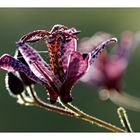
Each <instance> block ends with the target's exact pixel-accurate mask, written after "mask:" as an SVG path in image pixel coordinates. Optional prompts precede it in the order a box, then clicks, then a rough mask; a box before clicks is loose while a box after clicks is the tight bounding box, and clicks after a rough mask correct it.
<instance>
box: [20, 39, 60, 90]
mask: <svg viewBox="0 0 140 140" xmlns="http://www.w3.org/2000/svg"><path fill="white" fill-rule="evenodd" d="M17 47H18V50H19V51H20V53H21V54H22V56H23V58H24V59H25V61H26V63H27V64H28V66H29V67H30V69H31V70H32V72H33V73H34V74H35V75H36V76H37V77H38V78H41V79H44V80H46V81H49V83H54V85H55V86H56V87H57V89H58V90H59V88H60V86H61V81H60V80H59V79H57V78H56V77H55V75H53V74H52V72H51V71H50V67H49V65H48V64H47V63H46V62H45V61H44V60H43V59H42V57H41V56H40V55H39V54H38V53H37V51H36V50H35V49H33V48H32V47H30V46H29V45H28V44H26V43H22V42H18V43H17Z"/></svg>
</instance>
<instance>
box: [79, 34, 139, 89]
mask: <svg viewBox="0 0 140 140" xmlns="http://www.w3.org/2000/svg"><path fill="white" fill-rule="evenodd" d="M110 37H111V35H110V34H107V33H101V32H100V33H97V34H95V35H94V36H93V37H91V38H87V39H83V40H82V41H81V42H80V44H79V45H78V50H79V51H87V52H88V50H92V49H93V48H96V46H97V45H98V44H99V43H100V42H102V41H104V40H106V39H108V38H110ZM136 44H137V41H136V38H135V36H134V34H133V33H132V32H123V33H122V34H121V36H120V39H119V43H118V46H119V47H117V49H116V50H115V51H114V53H113V54H111V55H108V53H107V51H106V52H105V51H104V52H103V53H102V54H100V56H99V57H98V59H97V60H96V61H95V62H94V63H93V64H92V66H91V67H90V68H89V71H88V72H87V73H86V74H85V75H84V76H83V77H82V78H81V81H82V82H84V83H88V84H90V85H97V86H99V87H100V88H105V89H108V90H117V91H121V90H122V88H123V83H122V80H123V75H124V73H125V71H126V68H127V66H128V63H129V58H130V56H131V54H132V52H133V50H134V49H135V46H136Z"/></svg>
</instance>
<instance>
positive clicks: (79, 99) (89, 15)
mask: <svg viewBox="0 0 140 140" xmlns="http://www.w3.org/2000/svg"><path fill="white" fill-rule="evenodd" d="M55 24H64V25H66V26H68V27H75V28H76V29H78V30H81V31H82V32H81V33H80V35H79V38H82V37H85V36H91V35H93V34H94V33H96V32H98V31H105V32H109V33H111V34H113V35H114V36H116V37H119V34H120V33H121V32H123V31H126V30H130V31H134V32H137V31H140V9H133V8H129V9H127V8H125V9H120V8H104V9H99V8H88V9H87V8H68V9H67V8H29V9H27V8H1V9H0V55H2V54H4V53H9V54H11V55H14V51H15V48H16V46H15V42H16V41H17V40H18V39H19V38H20V37H21V36H22V35H23V34H25V33H27V32H30V31H33V30H36V29H46V30H50V29H51V27H52V26H53V25H55ZM41 49H42V48H38V50H41ZM43 49H44V50H45V49H46V48H45V47H44V48H43ZM139 60H140V48H137V50H136V51H135V52H134V55H133V59H132V60H131V62H130V64H129V67H128V69H127V72H126V74H125V77H124V81H125V89H126V91H127V92H128V93H129V94H132V95H135V96H140V95H139V91H140V90H139V85H140V84H139V83H140V77H139V71H140V61H139ZM5 73H6V72H5V71H2V70H0V131H1V132H3V131H10V132H11V131H14V132H21V131H22V132H32V131H34V132H35V131H37V132H42V131H44V132H89V131H90V132H106V131H107V130H105V129H102V128H99V127H97V126H95V125H91V124H89V123H88V122H84V121H82V120H79V119H75V118H71V117H67V116H62V115H59V114H57V113H53V112H49V111H46V110H44V109H40V108H37V107H25V106H21V105H19V104H17V103H16V100H15V99H13V98H11V97H10V96H9V95H8V92H7V91H6V89H5V82H4V78H5ZM36 89H37V92H38V93H39V94H40V95H43V94H44V95H46V94H45V90H43V88H42V87H40V86H37V87H36ZM72 94H73V97H74V100H73V104H74V105H76V106H78V107H79V108H80V109H82V110H83V111H85V112H87V113H89V114H91V115H93V116H96V117H98V118H101V119H103V120H106V121H108V122H110V123H112V124H115V125H117V126H120V127H121V125H120V122H119V118H118V116H117V113H116V109H117V106H116V105H114V104H113V103H111V102H110V101H101V100H100V99H99V97H98V89H97V88H95V87H88V86H86V85H82V84H77V85H76V86H75V87H74V89H73V90H72ZM127 113H128V116H129V120H130V122H131V125H132V128H133V129H134V131H140V123H139V118H140V112H134V111H130V110H127Z"/></svg>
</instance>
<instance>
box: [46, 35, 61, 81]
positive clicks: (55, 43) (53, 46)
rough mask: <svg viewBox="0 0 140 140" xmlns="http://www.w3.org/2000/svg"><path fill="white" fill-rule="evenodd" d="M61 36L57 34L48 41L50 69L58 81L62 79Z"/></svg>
mask: <svg viewBox="0 0 140 140" xmlns="http://www.w3.org/2000/svg"><path fill="white" fill-rule="evenodd" d="M63 41H64V39H63V36H62V35H60V34H58V35H57V36H55V39H54V38H49V39H48V51H49V55H50V67H51V71H52V72H53V73H54V75H56V76H57V77H58V78H59V79H60V80H62V78H63V74H64V70H63V66H62V59H61V47H62V45H63Z"/></svg>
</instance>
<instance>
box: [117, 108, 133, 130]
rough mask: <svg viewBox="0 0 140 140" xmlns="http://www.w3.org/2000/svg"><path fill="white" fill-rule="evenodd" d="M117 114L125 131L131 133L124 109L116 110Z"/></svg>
mask: <svg viewBox="0 0 140 140" xmlns="http://www.w3.org/2000/svg"><path fill="white" fill-rule="evenodd" d="M117 113H118V115H119V118H120V121H121V124H122V126H123V127H124V128H125V129H126V131H127V132H133V130H132V128H131V125H130V122H129V120H128V117H127V114H126V111H125V109H124V108H123V107H119V108H118V110H117Z"/></svg>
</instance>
